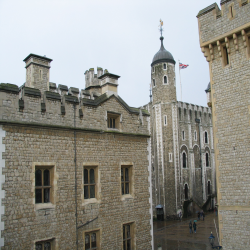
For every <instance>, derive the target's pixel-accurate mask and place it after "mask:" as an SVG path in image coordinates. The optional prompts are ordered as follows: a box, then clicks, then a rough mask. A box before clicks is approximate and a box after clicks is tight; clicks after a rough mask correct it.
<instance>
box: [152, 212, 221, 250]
mask: <svg viewBox="0 0 250 250" xmlns="http://www.w3.org/2000/svg"><path fill="white" fill-rule="evenodd" d="M190 220H192V222H193V221H194V220H197V218H188V219H185V220H183V221H182V222H180V221H155V222H154V246H155V248H154V249H155V250H157V246H158V244H161V246H162V250H191V249H192V250H194V249H196V250H211V249H212V248H211V245H210V243H209V240H208V237H209V236H210V234H211V231H212V232H213V235H214V236H215V244H216V245H218V239H217V234H216V229H215V224H214V220H215V223H216V227H217V230H218V219H217V217H216V216H215V213H207V214H206V217H205V220H204V221H197V223H196V224H197V232H196V234H195V233H193V234H190V233H189V226H188V224H189V221H190Z"/></svg>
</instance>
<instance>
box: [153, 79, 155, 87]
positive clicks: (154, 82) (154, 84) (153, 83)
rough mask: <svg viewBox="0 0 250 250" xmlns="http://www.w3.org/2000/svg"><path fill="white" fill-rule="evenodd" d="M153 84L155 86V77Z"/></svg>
mask: <svg viewBox="0 0 250 250" xmlns="http://www.w3.org/2000/svg"><path fill="white" fill-rule="evenodd" d="M153 86H154V87H155V79H153Z"/></svg>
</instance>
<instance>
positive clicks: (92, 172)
mask: <svg viewBox="0 0 250 250" xmlns="http://www.w3.org/2000/svg"><path fill="white" fill-rule="evenodd" d="M83 174H84V177H83V179H84V199H91V198H96V183H97V167H95V166H88V167H84V173H83Z"/></svg>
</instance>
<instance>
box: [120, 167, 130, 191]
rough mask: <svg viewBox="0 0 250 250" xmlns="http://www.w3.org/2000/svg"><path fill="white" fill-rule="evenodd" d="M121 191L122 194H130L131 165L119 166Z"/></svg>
mask: <svg viewBox="0 0 250 250" xmlns="http://www.w3.org/2000/svg"><path fill="white" fill-rule="evenodd" d="M121 192H122V195H125V194H131V167H129V166H122V167H121Z"/></svg>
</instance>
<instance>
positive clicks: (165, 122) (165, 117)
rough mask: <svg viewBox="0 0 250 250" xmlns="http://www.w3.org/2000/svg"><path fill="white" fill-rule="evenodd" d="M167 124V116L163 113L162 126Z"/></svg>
mask: <svg viewBox="0 0 250 250" xmlns="http://www.w3.org/2000/svg"><path fill="white" fill-rule="evenodd" d="M167 125H168V123H167V116H166V115H164V126H167Z"/></svg>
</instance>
